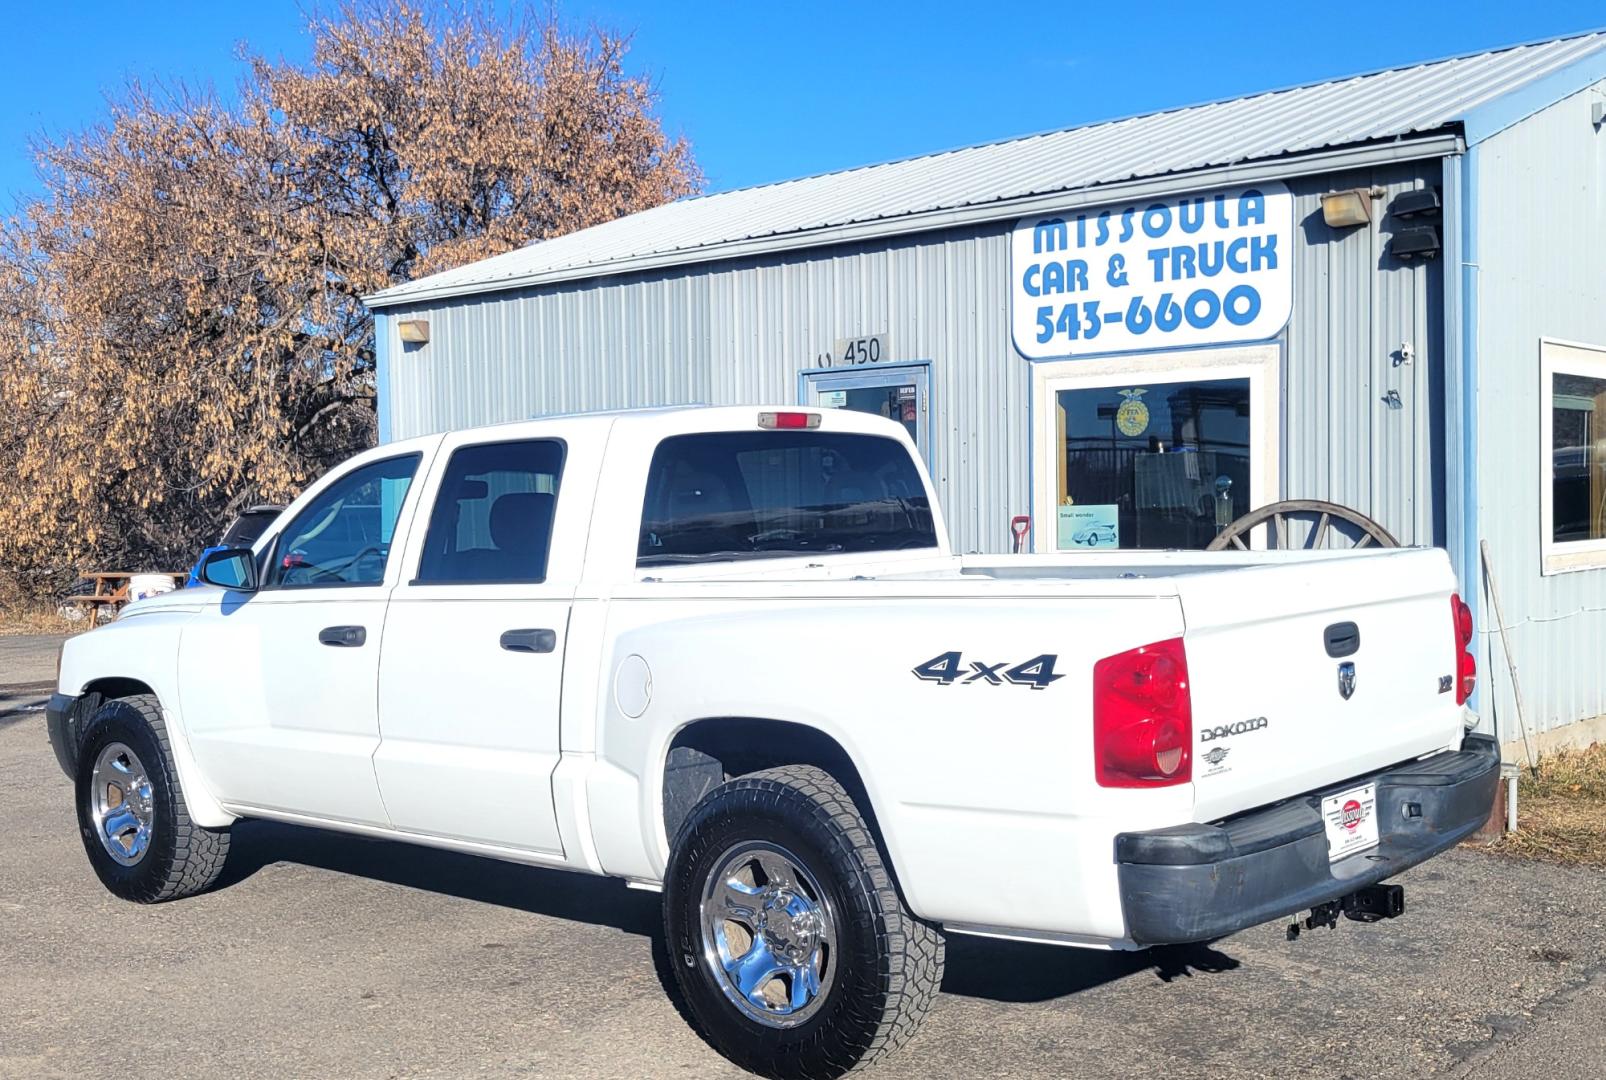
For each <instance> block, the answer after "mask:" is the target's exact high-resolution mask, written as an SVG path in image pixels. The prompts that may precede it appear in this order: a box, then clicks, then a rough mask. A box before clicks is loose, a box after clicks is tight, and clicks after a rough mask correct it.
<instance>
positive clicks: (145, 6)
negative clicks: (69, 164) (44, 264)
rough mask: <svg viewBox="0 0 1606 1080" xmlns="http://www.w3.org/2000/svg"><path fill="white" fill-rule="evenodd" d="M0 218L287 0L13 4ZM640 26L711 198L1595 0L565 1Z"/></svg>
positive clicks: (230, 68) (1536, 20) (1306, 78)
mask: <svg viewBox="0 0 1606 1080" xmlns="http://www.w3.org/2000/svg"><path fill="white" fill-rule="evenodd" d="M6 6H7V7H8V8H10V9H11V10H9V11H8V12H7V14H6V16H5V18H6V23H7V29H8V31H9V34H8V38H9V41H10V43H11V48H10V49H9V50H8V54H7V57H6V61H5V64H4V65H3V66H0V208H3V207H9V205H10V204H11V200H12V198H14V197H18V196H22V197H26V196H27V195H29V194H31V193H33V192H35V191H36V190H37V182H36V180H35V177H34V172H33V163H32V160H31V157H30V155H29V151H28V144H29V141H30V140H31V139H32V138H34V137H36V136H38V135H39V134H41V133H45V134H54V135H59V134H62V133H69V132H72V131H75V130H77V129H79V128H82V127H84V126H86V125H89V124H92V123H94V122H95V121H96V120H97V119H99V118H100V117H102V116H103V115H104V111H105V97H106V95H107V94H115V93H116V92H117V91H118V88H119V87H121V86H122V85H123V83H124V82H125V80H126V79H127V78H128V77H129V76H137V77H139V78H142V79H148V80H149V79H161V80H166V81H175V80H182V81H185V82H188V83H190V84H192V85H208V84H210V85H213V86H215V87H217V88H218V89H219V90H220V91H222V92H224V93H228V92H229V91H230V89H231V88H232V86H233V85H234V83H235V82H236V80H237V79H238V78H239V76H240V74H241V72H242V66H241V65H240V64H239V62H238V61H237V60H236V59H235V46H236V43H238V42H240V41H242V40H244V41H247V42H249V43H250V45H251V46H252V47H253V48H254V49H255V50H257V51H261V52H265V53H268V54H270V55H284V56H286V57H288V58H290V59H293V60H299V59H305V57H306V56H307V54H308V51H309V47H308V39H307V37H306V35H305V33H304V31H303V25H302V15H301V11H302V8H303V7H304V6H306V5H304V4H300V3H297V2H295V0H252V2H251V3H248V4H246V3H237V2H224V3H218V2H216V0H213V2H211V3H193V2H182V3H181V2H168V3H162V2H157V0H152V2H148V3H134V4H130V3H127V2H126V0H123V2H120V3H110V2H101V0H76V2H75V0H67V2H65V3H55V4H47V3H23V2H21V0H9V2H8V3H7V5H6ZM561 15H562V17H563V18H564V20H565V21H566V22H568V23H570V24H571V25H573V26H576V27H580V28H584V27H585V26H588V25H592V24H596V25H602V26H607V27H611V28H615V29H620V30H625V31H632V32H633V33H634V48H633V51H632V54H631V63H632V65H633V66H634V67H635V68H636V69H637V70H638V71H644V72H649V73H651V74H653V75H654V76H655V77H656V79H657V81H658V84H659V87H660V89H661V91H662V94H663V103H662V115H663V118H664V120H665V122H666V124H667V126H668V127H669V128H670V129H671V130H672V131H676V132H680V133H683V134H685V135H686V136H688V137H689V138H690V139H691V140H692V143H693V145H694V148H695V151H696V154H697V157H698V160H699V161H700V162H701V164H702V166H703V169H704V171H705V172H706V173H707V174H708V179H709V187H710V188H711V189H713V190H721V189H725V188H732V187H742V186H746V185H750V184H757V183H764V182H766V181H771V180H782V179H786V178H789V177H794V176H802V175H806V174H809V173H815V172H823V171H826V170H830V169H838V168H844V167H847V166H852V165H861V164H865V163H868V162H874V161H885V160H888V159H891V158H899V157H907V156H909V155H911V154H920V153H926V152H930V151H935V150H945V149H950V148H952V147H956V146H964V145H968V144H971V143H977V142H985V141H988V140H992V139H999V138H1004V137H1008V136H1011V135H1021V134H1028V133H1031V132H1034V131H1044V130H1050V129H1054V128H1062V127H1069V126H1072V125H1075V124H1079V123H1086V122H1088V121H1093V120H1100V119H1107V118H1110V117H1115V116H1123V115H1127V114H1130V113H1135V112H1145V111H1150V110H1153V109H1160V108H1168V107H1172V106H1176V105H1186V104H1191V103H1193V102H1198V101H1207V100H1212V99H1216V98H1222V97H1230V96H1234V95H1237V94H1244V93H1253V92H1255V91H1259V90H1265V89H1271V88H1275V87H1280V86H1288V85H1293V84H1297V83H1303V82H1310V81H1314V80H1318V79H1323V78H1328V77H1331V76H1337V75H1347V74H1353V73H1355V72H1360V71H1367V70H1371V69H1374V68H1379V67H1390V66H1394V65H1397V64H1402V63H1410V62H1413V61H1418V60H1427V59H1435V58H1438V57H1442V56H1447V55H1453V54H1456V53H1463V52H1470V51H1475V50H1478V49H1484V48H1489V47H1493V46H1499V45H1505V44H1511V43H1514V42H1520V41H1527V40H1532V39H1534V38H1540V37H1549V36H1553V35H1559V34H1564V33H1571V32H1576V31H1579V30H1586V29H1590V28H1594V27H1596V26H1599V25H1600V24H1601V23H1602V21H1603V20H1606V8H1602V7H1601V6H1600V3H1599V0H1593V2H1572V0H1550V2H1546V0H1535V2H1529V3H1520V4H1508V3H1439V2H1425V0H1417V2H1415V3H1403V4H1396V5H1389V6H1388V7H1386V8H1376V7H1367V6H1366V5H1356V4H1346V3H1334V2H1327V3H1301V4H1281V5H1276V6H1272V5H1264V4H1231V5H1228V4H1220V3H1197V2H1195V3H1191V4H1184V3H1159V4H1152V3H1151V4H1143V3H1131V2H1128V3H1118V4H1103V5H1093V4H1086V3H1063V2H1056V3H1049V2H1043V3H1038V4H1024V3H1010V2H1005V0H992V2H990V3H981V4H978V3H951V2H947V0H930V2H927V3H919V4H890V3H889V4H874V3H840V2H836V0H824V2H820V3H814V4H784V3H726V2H708V3H698V4H683V3H662V2H661V3H647V2H642V0H567V2H566V3H563V4H562V6H561Z"/></svg>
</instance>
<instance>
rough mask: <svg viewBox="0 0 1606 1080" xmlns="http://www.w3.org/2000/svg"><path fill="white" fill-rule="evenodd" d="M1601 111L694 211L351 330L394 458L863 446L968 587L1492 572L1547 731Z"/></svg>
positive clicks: (1332, 127)
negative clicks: (506, 445) (1205, 567)
mask: <svg viewBox="0 0 1606 1080" xmlns="http://www.w3.org/2000/svg"><path fill="white" fill-rule="evenodd" d="M1603 110H1606V34H1587V35H1581V36H1577V37H1571V38H1565V39H1560V40H1554V41H1545V42H1539V43H1535V44H1530V45H1523V46H1517V47H1513V48H1509V49H1503V50H1499V51H1494V52H1488V53H1481V54H1478V55H1474V56H1467V57H1461V58H1456V59H1451V60H1445V61H1439V62H1436V63H1428V64H1421V65H1418V66H1415V67H1409V68H1401V69H1396V70H1390V71H1384V72H1377V73H1373V74H1368V75H1361V76H1356V77H1354V78H1349V79H1342V80H1337V81H1333V82H1326V83H1321V84H1317V85H1313V86H1306V87H1298V88H1293V89H1287V90H1280V91H1274V92H1270V93H1265V94H1259V95H1255V96H1251V97H1246V98H1240V99H1236V100H1233V101H1227V102H1220V103H1215V104H1208V105H1201V106H1195V107H1191V108H1185V109H1178V110H1175V111H1169V112H1163V113H1155V114H1149V115H1145V116H1137V117H1132V118H1129V119H1124V120H1118V121H1113V122H1109V123H1102V124H1095V125H1091V126H1087V127H1080V128H1074V129H1070V130H1067V131H1058V132H1050V133H1047V134H1042V135H1035V136H1031V137H1028V138H1023V139H1014V140H1009V141H1006V142H999V143H994V144H990V145H986V146H978V147H971V148H967V149H962V150H956V151H951V152H947V153H942V154H935V155H931V156H927V157H919V158H912V159H909V160H905V161H897V162H892V163H889V164H884V165H875V166H870V167H866V168H861V169H853V170H849V171H846V172H839V173H832V174H827V175H822V176H815V177H809V178H805V179H802V180H794V181H788V182H786V183H779V184H772V185H767V186H764V187H758V188H752V189H747V190H742V191H733V192H726V193H721V194H717V195H709V196H704V197H700V198H695V199H687V200H683V201H681V202H678V203H674V204H671V205H668V206H663V207H659V208H657V209H654V210H650V211H647V212H645V213H641V214H636V215H633V216H631V217H628V218H623V219H620V220H618V221H614V222H610V223H608V224H605V225H600V226H597V227H595V228H592V229H587V230H584V231H582V232H579V233H574V234H571V235H569V236H565V237H561V238H558V239H555V240H550V241H547V242H544V243H539V244H533V245H531V246H529V247H526V248H522V249H520V250H517V251H513V252H509V253H507V254H505V255H502V256H499V257H496V258H493V259H488V260H485V261H483V262H480V263H475V264H472V265H470V266H466V267H462V268H459V269H456V270H452V271H448V272H445V273H442V274H437V275H434V276H432V277H429V278H424V279H421V280H419V281H415V282H411V283H408V284H406V285H401V286H398V287H396V288H392V289H389V290H386V291H384V292H382V293H379V294H377V295H375V296H373V297H370V298H369V302H370V304H371V305H372V306H373V307H374V309H375V311H376V315H377V327H376V337H377V343H378V355H379V398H380V401H379V410H380V430H381V435H382V438H401V437H405V436H410V435H416V434H421V433H425V432H430V431H437V430H442V429H446V428H451V427H459V426H467V425H475V424H483V423H490V422H495V421H501V420H510V419H515V418H522V417H528V416H533V415H540V414H550V413H561V412H573V411H586V410H593V409H603V408H622V407H635V406H647V405H660V404H674V403H693V402H697V403H708V404H729V403H758V402H765V403H775V402H788V401H798V402H800V403H806V404H813V405H817V406H826V407H847V408H861V409H869V410H872V411H879V412H881V413H883V414H885V415H889V416H892V417H894V418H896V419H900V420H903V421H904V422H905V423H906V424H907V426H908V427H909V428H910V431H911V433H912V434H913V435H914V436H915V437H916V441H917V442H918V444H919V445H920V447H921V450H922V452H923V453H924V454H925V456H926V458H927V461H928V463H929V465H930V466H931V471H932V474H933V476H934V477H935V478H936V481H937V484H938V486H939V490H940V493H941V495H942V497H943V500H944V506H945V508H946V511H947V516H948V521H949V525H950V528H951V529H952V530H953V537H952V539H953V542H954V544H955V545H956V547H957V548H959V549H961V550H980V551H1000V550H1007V549H1008V548H1009V546H1010V543H1011V533H1010V526H1009V523H1010V519H1011V518H1012V517H1014V516H1016V515H1030V516H1031V519H1032V522H1033V528H1032V534H1031V544H1032V546H1033V547H1034V548H1035V549H1036V550H1039V551H1047V550H1056V549H1069V550H1076V549H1079V548H1081V547H1084V546H1086V547H1101V546H1121V547H1133V546H1146V547H1152V546H1184V547H1186V546H1202V545H1203V544H1204V543H1205V542H1206V541H1208V540H1209V539H1210V538H1211V537H1212V536H1213V535H1214V534H1215V532H1216V531H1217V529H1218V527H1219V523H1220V522H1222V521H1224V520H1228V519H1230V518H1232V517H1235V516H1237V515H1238V514H1240V513H1242V512H1243V511H1245V510H1248V509H1249V508H1251V507H1255V506H1260V505H1263V504H1265V503H1267V502H1271V501H1274V500H1277V499H1296V498H1297V499H1326V500H1331V501H1333V502H1336V503H1340V504H1342V505H1345V506H1349V507H1354V508H1356V509H1358V510H1360V511H1362V512H1364V513H1365V514H1368V515H1370V516H1371V517H1372V518H1374V519H1376V520H1377V521H1378V522H1380V523H1381V524H1382V525H1383V526H1384V527H1385V528H1387V529H1388V530H1390V531H1391V532H1392V533H1393V534H1394V535H1395V536H1396V537H1398V538H1399V539H1400V541H1401V542H1402V543H1407V544H1437V545H1443V546H1445V547H1448V548H1449V549H1450V551H1451V554H1452V557H1453V559H1454V560H1455V562H1456V564H1457V568H1458V570H1459V572H1460V573H1461V576H1462V579H1463V581H1471V580H1473V579H1475V578H1477V577H1479V576H1480V575H1479V574H1478V571H1477V567H1478V560H1479V556H1478V549H1479V542H1480V541H1483V540H1487V541H1488V543H1489V546H1490V550H1491V553H1492V556H1493V560H1494V569H1495V576H1496V580H1497V582H1498V585H1499V588H1500V590H1501V597H1500V598H1501V602H1502V604H1503V605H1504V613H1505V619H1506V624H1507V628H1508V632H1509V635H1510V640H1511V647H1512V651H1513V653H1514V654H1515V657H1516V660H1517V663H1518V666H1519V673H1520V675H1521V677H1522V682H1523V689H1524V700H1525V704H1526V706H1527V708H1528V712H1529V717H1530V725H1531V727H1533V728H1534V729H1536V732H1537V731H1552V730H1553V729H1559V728H1562V727H1564V726H1566V725H1571V724H1574V722H1576V721H1585V720H1592V719H1595V718H1599V717H1601V716H1602V714H1606V227H1603V226H1606V221H1603V217H1606V185H1603V184H1602V179H1603V178H1602V169H1603V163H1606V135H1603V134H1602V132H1601V127H1602V120H1603ZM1324 196H1325V197H1327V198H1325V199H1324ZM404 321H405V322H409V323H415V324H416V323H417V322H419V321H422V322H424V323H427V326H428V330H427V337H428V340H427V343H416V342H415V343H404V342H403V341H402V339H401V335H400V333H399V327H400V324H401V323H402V322H404ZM1566 343H1573V344H1566ZM1334 539H1336V537H1335V538H1334ZM1262 541H1264V537H1262ZM1465 591H1467V592H1468V593H1469V594H1475V595H1470V596H1469V600H1471V601H1473V603H1474V608H1475V611H1476V612H1477V615H1478V625H1479V628H1480V641H1481V652H1480V656H1479V659H1480V661H1481V664H1480V667H1481V670H1482V672H1483V676H1482V679H1481V684H1482V685H1481V687H1480V699H1479V702H1478V704H1479V705H1480V707H1481V709H1482V711H1483V712H1484V714H1485V716H1486V717H1488V716H1489V715H1490V714H1495V715H1498V717H1499V718H1500V722H1501V733H1502V736H1503V737H1505V738H1515V736H1516V728H1515V724H1514V716H1515V714H1514V711H1513V706H1512V700H1511V695H1510V679H1509V678H1508V677H1507V675H1506V672H1505V658H1504V653H1503V652H1502V651H1501V649H1500V644H1499V639H1498V635H1491V633H1490V631H1491V630H1492V629H1493V626H1494V622H1493V618H1492V616H1491V614H1490V613H1489V611H1488V607H1487V592H1486V591H1485V590H1481V589H1479V590H1473V589H1467V590H1465ZM1448 617H1449V616H1448V613H1446V618H1448ZM1598 727H1599V721H1598V720H1597V721H1596V725H1595V726H1594V727H1590V726H1587V725H1586V726H1585V727H1582V728H1580V727H1573V728H1570V729H1569V731H1568V733H1567V734H1568V735H1569V736H1577V735H1578V734H1579V733H1580V732H1581V731H1586V730H1587V731H1596V733H1597V736H1598V734H1599V731H1598ZM1562 734H1563V733H1561V732H1559V731H1556V732H1554V735H1553V737H1561V736H1562Z"/></svg>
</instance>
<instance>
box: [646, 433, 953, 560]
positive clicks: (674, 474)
mask: <svg viewBox="0 0 1606 1080" xmlns="http://www.w3.org/2000/svg"><path fill="white" fill-rule="evenodd" d="M936 546H937V536H936V532H935V530H934V528H933V526H932V518H931V507H930V504H929V502H928V500H927V498H926V489H925V485H924V484H923V483H921V480H920V474H919V472H918V471H917V470H916V468H915V464H914V461H913V459H912V458H911V457H910V456H909V451H908V450H907V448H905V447H904V445H903V444H902V443H899V442H897V441H895V440H893V439H887V438H882V437H880V436H876V435H856V434H849V433H845V432H822V431H751V432H747V431H731V432H714V433H707V434H698V435H678V436H674V437H671V438H668V439H665V440H664V441H663V442H661V443H659V444H658V449H657V451H656V452H655V453H654V454H653V460H652V466H651V468H650V470H649V472H648V479H647V493H646V500H645V505H644V507H643V511H642V523H641V536H640V541H639V543H638V546H637V552H636V555H637V564H638V565H640V566H655V565H667V564H673V563H676V562H694V561H706V560H718V559H741V558H765V557H769V558H778V557H782V556H787V555H816V554H833V553H842V552H867V551H892V550H897V549H902V548H932V547H936Z"/></svg>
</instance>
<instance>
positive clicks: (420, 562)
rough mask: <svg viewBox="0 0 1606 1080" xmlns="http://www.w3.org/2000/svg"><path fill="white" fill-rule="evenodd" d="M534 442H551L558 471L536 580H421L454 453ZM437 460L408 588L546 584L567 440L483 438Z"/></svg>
mask: <svg viewBox="0 0 1606 1080" xmlns="http://www.w3.org/2000/svg"><path fill="white" fill-rule="evenodd" d="M536 442H544V443H553V444H554V445H556V446H557V448H558V471H557V473H556V474H555V476H556V478H557V490H556V491H554V492H553V493H552V495H553V498H552V532H551V535H549V536H548V537H547V551H546V562H545V563H544V564H543V565H542V567H541V576H540V577H538V578H496V579H489V578H476V579H474V580H471V581H465V580H451V581H447V580H429V579H425V578H423V577H421V576H420V575H421V574H422V573H423V569H424V558H425V556H426V555H427V554H428V552H429V540H430V529H431V528H432V527H433V526H434V524H435V508H436V507H437V506H438V505H439V504H440V500H441V494H442V492H444V491H445V490H446V481H447V478H448V477H450V476H451V473H452V461H453V459H455V458H456V457H457V455H458V454H460V453H462V452H463V451H465V450H477V449H479V448H480V447H482V446H507V445H512V444H515V443H536ZM441 457H442V459H443V461H442V464H441V466H440V473H439V475H438V476H437V477H436V478H435V479H434V481H433V483H432V485H431V487H432V490H431V492H430V503H429V509H428V512H427V513H426V514H425V517H424V522H423V526H424V527H423V529H422V531H421V532H420V534H419V541H418V557H417V559H416V560H414V562H413V567H412V570H413V572H412V576H411V577H409V578H408V579H407V586H408V587H409V588H418V589H432V588H457V589H462V588H472V587H474V586H476V585H503V586H522V585H545V584H546V583H547V579H548V578H550V577H551V576H552V573H551V571H552V546H553V540H554V538H556V536H557V533H558V515H559V514H560V513H561V512H562V510H563V502H562V499H563V490H564V483H563V473H564V468H565V466H566V465H567V464H568V462H569V443H568V440H566V439H564V438H561V437H560V436H557V435H529V436H526V437H524V438H519V439H484V440H481V441H479V442H466V443H459V444H458V445H456V446H453V447H452V448H451V449H449V450H446V451H444V453H443V454H442V455H441Z"/></svg>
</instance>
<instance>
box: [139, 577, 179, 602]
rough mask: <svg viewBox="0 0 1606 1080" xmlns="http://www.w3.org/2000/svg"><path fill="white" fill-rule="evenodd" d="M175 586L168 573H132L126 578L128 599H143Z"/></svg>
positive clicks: (167, 590)
mask: <svg viewBox="0 0 1606 1080" xmlns="http://www.w3.org/2000/svg"><path fill="white" fill-rule="evenodd" d="M174 588H175V586H174V585H173V578H172V576H171V575H169V574H132V575H130V576H129V579H128V599H129V600H130V601H134V600H144V599H147V598H149V597H152V596H160V595H162V594H163V593H170V592H172V591H173V589H174Z"/></svg>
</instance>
